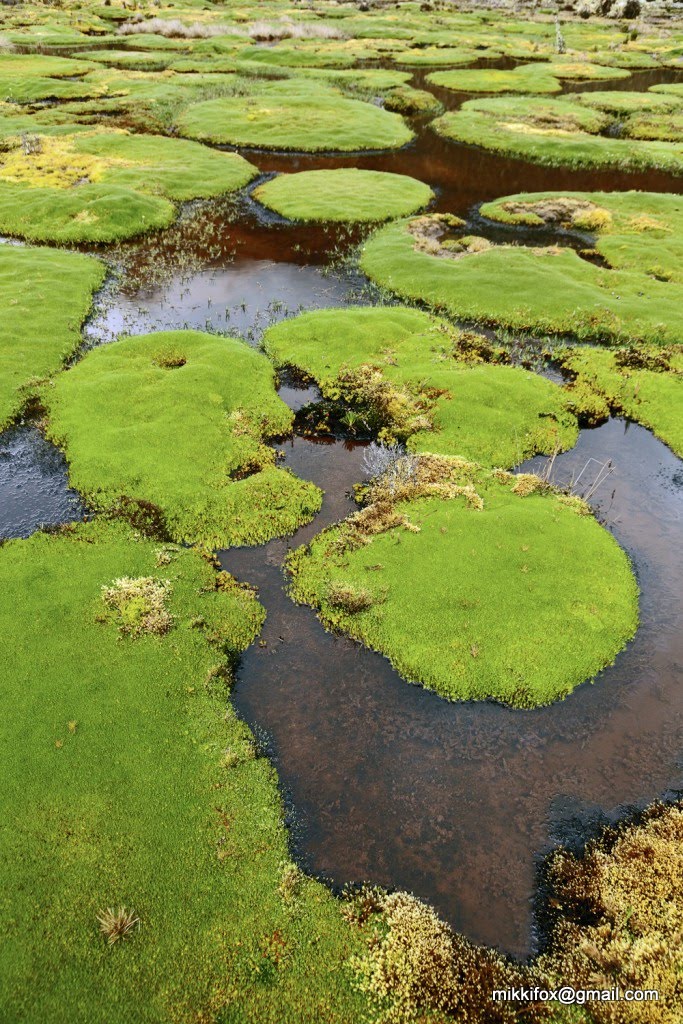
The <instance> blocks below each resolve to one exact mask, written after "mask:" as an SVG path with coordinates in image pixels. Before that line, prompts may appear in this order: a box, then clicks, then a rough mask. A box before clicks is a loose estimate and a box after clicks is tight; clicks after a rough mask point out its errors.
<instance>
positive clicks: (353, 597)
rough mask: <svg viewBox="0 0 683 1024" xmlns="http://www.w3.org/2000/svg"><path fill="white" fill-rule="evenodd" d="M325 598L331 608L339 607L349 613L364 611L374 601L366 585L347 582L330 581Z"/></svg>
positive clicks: (354, 613)
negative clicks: (356, 585) (353, 584)
mask: <svg viewBox="0 0 683 1024" xmlns="http://www.w3.org/2000/svg"><path fill="white" fill-rule="evenodd" d="M327 599H328V601H329V602H330V604H331V605H332V607H333V608H341V609H342V611H345V612H347V613H348V614H349V615H356V614H357V613H358V612H364V611H366V610H367V609H368V608H371V607H372V605H373V604H374V603H375V599H374V597H373V596H372V594H371V593H370V591H369V590H368V589H367V588H366V587H352V586H350V584H348V583H331V584H330V589H329V591H328V594H327Z"/></svg>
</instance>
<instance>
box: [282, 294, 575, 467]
mask: <svg viewBox="0 0 683 1024" xmlns="http://www.w3.org/2000/svg"><path fill="white" fill-rule="evenodd" d="M264 344H265V346H266V349H267V351H268V353H269V355H270V356H271V358H272V359H273V360H274V361H275V362H276V363H277V364H278V365H281V366H294V367H296V368H297V369H299V370H302V371H303V372H304V373H306V374H309V375H310V376H312V377H314V378H315V380H316V381H317V382H318V384H319V386H320V389H321V391H322V394H323V396H324V397H325V398H327V399H331V400H337V399H341V400H342V401H343V402H345V403H346V404H348V405H349V406H350V407H351V409H352V410H354V411H355V413H356V414H357V416H358V418H359V419H360V421H361V422H362V423H363V424H369V425H370V426H371V427H372V428H373V429H374V431H375V432H376V433H378V434H379V436H380V437H382V438H383V439H386V440H390V441H394V440H396V439H398V440H400V441H403V442H405V443H407V445H408V447H409V448H410V449H411V450H412V451H428V452H437V453H439V454H443V455H460V456H464V457H465V458H468V459H474V460H476V461H477V462H480V463H483V464H485V465H489V466H512V465H515V464H517V463H519V462H521V461H522V460H523V459H525V458H527V457H529V456H531V455H533V454H535V453H538V452H547V453H550V452H553V451H556V450H558V449H564V448H569V447H571V445H572V444H574V442H575V440H576V436H577V427H576V419H575V418H574V416H573V415H571V413H569V412H568V411H567V409H566V401H565V396H564V394H563V392H562V391H561V389H560V388H558V387H557V386H556V385H554V384H551V383H550V381H548V380H545V379H544V378H542V377H540V376H538V375H537V374H534V373H529V372H527V371H526V370H522V369H520V368H518V367H512V366H507V365H500V364H496V363H487V362H484V359H494V360H495V359H496V358H499V357H502V352H500V351H499V350H496V349H494V348H493V347H491V346H489V345H488V343H487V342H486V339H484V338H483V337H482V336H480V335H474V334H473V333H472V332H462V331H459V330H457V329H455V328H453V327H452V326H451V325H450V324H448V323H447V322H446V321H445V320H442V319H440V318H438V317H432V316H429V315H428V314H427V313H423V312H421V311H420V310H417V309H409V308H406V307H401V306H383V307H375V308H372V307H360V308H356V309H353V308H351V309H348V308H347V309H327V310H316V311H313V312H310V313H302V314H301V315H300V316H298V317H294V318H292V319H290V320H284V321H282V323H280V324H276V325H275V326H273V327H271V328H270V329H269V330H268V331H267V332H266V334H265V336H264Z"/></svg>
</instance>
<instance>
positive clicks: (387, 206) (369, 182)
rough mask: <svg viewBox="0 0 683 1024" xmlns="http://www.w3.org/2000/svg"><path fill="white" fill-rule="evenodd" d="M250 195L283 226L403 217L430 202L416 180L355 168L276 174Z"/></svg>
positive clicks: (429, 194) (429, 193)
mask: <svg viewBox="0 0 683 1024" xmlns="http://www.w3.org/2000/svg"><path fill="white" fill-rule="evenodd" d="M253 194H254V198H255V199H258V201H259V202H260V203H263V205H264V206H267V207H268V208H269V209H271V210H274V211H275V212H276V213H279V214H281V215H282V216H283V217H287V218H289V220H303V221H311V220H322V221H344V222H351V221H381V220H389V219H390V218H392V217H405V216H406V215H407V214H409V213H414V212H415V211H416V210H420V209H422V207H424V206H426V205H427V204H428V203H429V202H430V200H431V199H433V198H434V193H433V192H432V190H431V188H430V187H429V185H425V184H424V183H423V182H421V181H417V179H416V178H410V177H408V176H407V175H405V174H389V173H387V172H385V171H361V170H358V169H357V168H356V167H350V168H342V169H339V170H334V171H301V172H300V173H299V174H280V175H278V176H277V177H276V178H273V179H271V181H267V182H266V183H265V184H264V185H260V186H259V187H258V188H257V189H255V190H254V193H253Z"/></svg>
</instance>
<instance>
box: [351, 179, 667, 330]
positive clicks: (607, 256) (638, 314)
mask: <svg viewBox="0 0 683 1024" xmlns="http://www.w3.org/2000/svg"><path fill="white" fill-rule="evenodd" d="M481 212H482V213H483V214H484V216H485V217H486V218H490V219H491V220H492V221H494V222H502V223H505V224H509V225H517V226H519V227H522V228H523V227H524V226H529V227H534V228H536V227H539V226H544V225H545V226H546V227H548V228H550V229H552V228H560V227H564V228H569V229H570V230H572V231H576V232H580V233H583V239H584V242H585V245H586V246H587V247H589V248H592V249H594V250H595V251H596V252H597V254H598V255H599V256H600V257H602V258H603V260H604V263H605V265H603V266H600V265H597V264H596V263H595V262H591V261H589V260H587V259H584V258H582V256H581V255H580V254H579V252H577V251H576V250H575V249H573V248H571V247H567V246H564V247H559V246H554V245H552V244H548V245H546V246H526V245H513V244H505V245H490V244H489V245H487V246H483V247H482V246H480V245H477V246H473V245H471V244H468V245H465V246H464V247H463V246H462V241H460V242H459V241H458V238H457V237H456V238H455V239H452V240H449V239H448V238H446V239H445V241H446V242H450V244H449V248H448V249H446V248H445V245H444V244H443V238H444V234H447V233H448V225H444V223H443V219H439V218H438V217H434V218H431V220H432V221H433V231H432V234H434V233H435V234H436V236H439V237H441V239H442V241H441V242H440V241H439V237H436V238H432V239H427V241H428V242H430V243H431V244H429V245H427V244H426V243H425V244H422V242H421V239H424V238H425V229H424V228H423V227H421V226H420V225H424V224H425V223H429V222H430V218H429V217H423V218H420V220H419V221H417V222H415V221H397V222H396V223H394V224H390V225H388V226H387V227H384V228H381V229H380V230H379V231H378V232H377V233H376V234H374V235H373V236H372V237H371V238H370V239H369V241H368V242H366V244H365V246H364V248H363V253H362V256H361V266H362V268H363V270H364V271H365V272H366V273H367V274H368V275H369V276H370V277H371V278H373V280H375V281H377V282H378V283H380V284H382V285H384V286H385V287H387V288H390V289H391V290H392V291H394V292H396V293H397V294H399V295H401V296H403V297H405V298H409V299H417V300H421V301H424V302H427V303H429V305H431V306H432V307H434V308H436V309H445V310H447V311H448V312H449V313H451V314H452V315H455V316H461V317H467V318H468V319H473V320H477V321H481V322H489V323H499V324H504V325H506V326H509V327H512V328H516V329H524V330H531V331H536V332H543V331H547V332H552V333H573V334H575V335H577V336H578V337H579V338H581V339H591V340H599V341H621V342H623V343H627V342H629V341H634V340H637V341H647V342H657V343H666V342H676V341H678V340H679V338H680V333H681V329H682V328H683V313H682V310H683V288H682V287H681V285H683V275H682V274H681V257H682V256H683V242H682V241H681V239H682V238H683V234H682V233H681V228H682V227H683V202H682V201H681V199H680V198H679V197H678V196H675V195H660V194H657V193H651V192H623V193H614V192H597V193H590V192H586V193H582V192H544V193H525V194H521V195H517V196H507V197H503V198H501V199H497V200H495V201H494V202H491V203H485V204H484V205H483V206H482V208H481ZM416 223H417V226H418V227H419V230H418V229H417V228H416ZM464 231H465V229H464V228H463V229H462V230H460V234H461V235H462V234H464ZM451 233H452V232H451ZM457 233H458V232H456V235H457ZM586 234H587V235H588V237H586ZM416 236H417V237H416ZM465 237H467V236H465ZM523 240H524V236H523V234H522V235H521V236H520V241H523ZM552 240H553V235H552V233H551V232H549V234H548V242H549V243H551V242H552ZM453 246H455V250H456V251H453ZM458 246H460V249H459V251H458Z"/></svg>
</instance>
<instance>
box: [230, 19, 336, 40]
mask: <svg viewBox="0 0 683 1024" xmlns="http://www.w3.org/2000/svg"><path fill="white" fill-rule="evenodd" d="M244 34H245V35H248V36H249V38H250V39H257V40H264V41H265V40H270V39H346V38H347V37H346V35H345V33H344V32H342V31H341V29H338V28H336V27H335V26H334V25H325V24H323V23H318V22H314V21H292V20H291V18H281V19H280V20H279V21H253V22H252V23H251V24H250V25H249V26H248V27H247V28H246V30H245V32H244Z"/></svg>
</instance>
